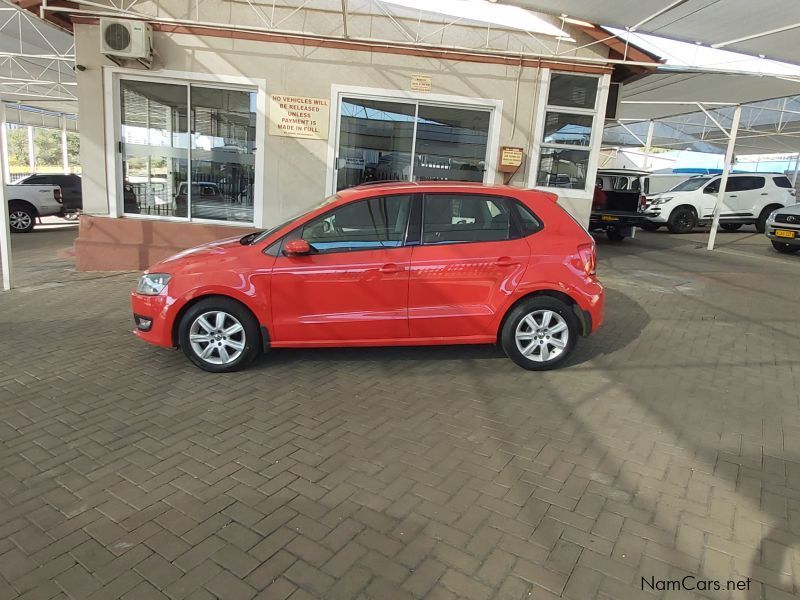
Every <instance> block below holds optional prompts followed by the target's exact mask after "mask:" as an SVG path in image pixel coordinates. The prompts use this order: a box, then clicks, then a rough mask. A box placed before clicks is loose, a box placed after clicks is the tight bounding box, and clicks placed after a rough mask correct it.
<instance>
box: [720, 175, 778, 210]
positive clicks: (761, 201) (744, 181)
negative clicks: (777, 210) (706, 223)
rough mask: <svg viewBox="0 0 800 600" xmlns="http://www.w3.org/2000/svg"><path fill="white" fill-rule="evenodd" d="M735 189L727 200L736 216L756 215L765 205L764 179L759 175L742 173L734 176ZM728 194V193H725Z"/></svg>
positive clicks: (765, 190) (766, 193)
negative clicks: (735, 181)
mask: <svg viewBox="0 0 800 600" xmlns="http://www.w3.org/2000/svg"><path fill="white" fill-rule="evenodd" d="M736 180H737V185H736V189H735V190H732V191H731V193H730V200H729V202H728V204H729V206H730V208H731V210H732V211H733V212H734V213H735V215H736V216H737V217H752V216H754V215H755V216H758V214H759V213H760V212H761V207H763V206H764V205H766V202H765V198H764V197H765V196H767V195H769V194H768V192H767V189H766V187H765V186H766V179H765V178H764V177H762V176H760V175H743V176H739V177H736ZM726 196H728V194H726Z"/></svg>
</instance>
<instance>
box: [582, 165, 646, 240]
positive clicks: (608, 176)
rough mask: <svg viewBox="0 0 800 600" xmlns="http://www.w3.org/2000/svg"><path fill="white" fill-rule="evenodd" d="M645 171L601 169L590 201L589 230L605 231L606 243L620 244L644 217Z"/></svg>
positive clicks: (642, 221)
mask: <svg viewBox="0 0 800 600" xmlns="http://www.w3.org/2000/svg"><path fill="white" fill-rule="evenodd" d="M647 174H648V173H647V171H633V170H626V169H621V170H610V169H601V170H599V171H598V172H597V187H596V188H595V191H594V199H593V201H592V214H591V217H590V218H589V231H590V232H599V231H605V232H606V236H607V237H608V239H609V240H611V241H614V242H621V241H622V240H624V239H625V238H626V237H629V236H631V235H632V233H633V228H634V227H639V226H641V225H642V224H643V223H644V221H645V220H646V218H647V213H646V212H644V210H643V208H644V204H645V200H646V198H645V196H644V193H643V192H642V191H641V190H642V177H643V176H645V175H647Z"/></svg>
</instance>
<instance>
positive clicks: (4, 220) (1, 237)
mask: <svg viewBox="0 0 800 600" xmlns="http://www.w3.org/2000/svg"><path fill="white" fill-rule="evenodd" d="M6 135H7V132H6V103H5V102H3V101H2V100H0V163H2V164H6V147H7V146H6V144H7V141H6ZM4 171H5V169H4ZM0 255H2V267H3V289H4V290H10V289H11V287H12V286H13V280H12V277H11V229H10V227H9V222H8V204H6V178H5V173H3V174H2V175H0Z"/></svg>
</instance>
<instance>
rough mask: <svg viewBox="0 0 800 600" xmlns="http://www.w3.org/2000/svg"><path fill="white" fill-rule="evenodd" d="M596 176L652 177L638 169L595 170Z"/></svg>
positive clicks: (648, 172)
mask: <svg viewBox="0 0 800 600" xmlns="http://www.w3.org/2000/svg"><path fill="white" fill-rule="evenodd" d="M597 174H598V175H654V174H655V173H651V172H650V171H642V170H639V169H597Z"/></svg>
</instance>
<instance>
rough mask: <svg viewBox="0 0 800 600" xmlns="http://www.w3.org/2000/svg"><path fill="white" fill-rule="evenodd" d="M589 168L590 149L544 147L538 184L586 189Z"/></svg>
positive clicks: (540, 156) (540, 157)
mask: <svg viewBox="0 0 800 600" xmlns="http://www.w3.org/2000/svg"><path fill="white" fill-rule="evenodd" d="M588 169H589V151H588V150H572V149H569V148H547V147H543V148H542V150H541V152H540V154H539V172H538V174H537V176H536V185H540V186H546V187H563V188H578V189H585V188H586V173H587V171H588Z"/></svg>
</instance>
